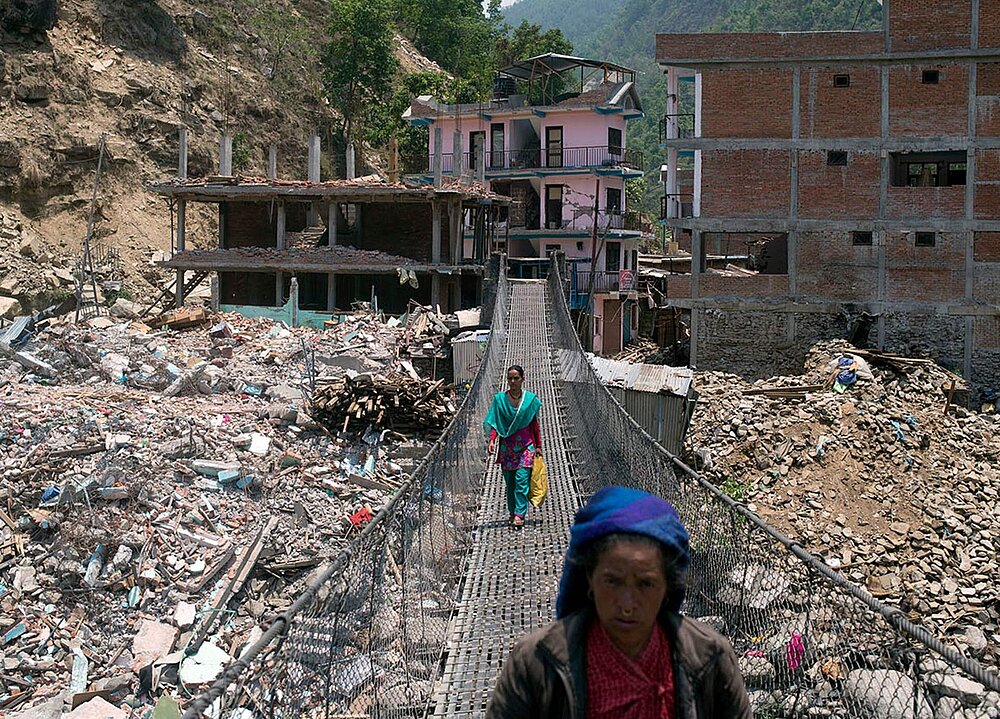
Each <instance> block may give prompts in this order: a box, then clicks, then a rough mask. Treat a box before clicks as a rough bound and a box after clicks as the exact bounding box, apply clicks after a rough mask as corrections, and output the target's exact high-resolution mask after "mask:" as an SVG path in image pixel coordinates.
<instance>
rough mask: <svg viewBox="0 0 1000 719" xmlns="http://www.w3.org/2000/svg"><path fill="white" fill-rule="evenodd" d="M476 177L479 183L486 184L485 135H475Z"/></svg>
mask: <svg viewBox="0 0 1000 719" xmlns="http://www.w3.org/2000/svg"><path fill="white" fill-rule="evenodd" d="M475 151H476V179H477V180H478V181H479V183H480V184H484V185H485V184H486V137H485V136H484V135H476V147H475Z"/></svg>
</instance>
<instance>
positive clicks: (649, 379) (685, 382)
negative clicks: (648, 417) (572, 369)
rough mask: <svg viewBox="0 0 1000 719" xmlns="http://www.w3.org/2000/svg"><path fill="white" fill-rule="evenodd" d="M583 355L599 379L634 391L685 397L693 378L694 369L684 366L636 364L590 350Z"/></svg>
mask: <svg viewBox="0 0 1000 719" xmlns="http://www.w3.org/2000/svg"><path fill="white" fill-rule="evenodd" d="M587 357H588V358H589V359H590V364H591V365H593V367H594V372H596V373H597V376H598V377H600V378H601V381H602V382H604V383H605V384H610V385H616V386H618V387H624V388H625V389H631V390H636V391H637V392H653V393H656V394H659V393H661V392H668V393H670V394H675V395H678V396H679V397H687V396H688V394H689V393H690V391H691V383H692V382H693V381H694V372H692V371H691V370H690V369H689V368H687V367H668V366H667V365H658V364H636V363H633V362H623V361H620V360H613V359H607V358H605V357H597V356H596V355H591V354H588V355H587Z"/></svg>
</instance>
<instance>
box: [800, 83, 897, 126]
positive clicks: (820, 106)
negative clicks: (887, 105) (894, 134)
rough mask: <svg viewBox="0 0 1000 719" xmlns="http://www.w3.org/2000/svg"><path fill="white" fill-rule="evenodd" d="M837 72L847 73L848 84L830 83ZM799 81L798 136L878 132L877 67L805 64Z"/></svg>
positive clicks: (879, 86) (878, 84)
mask: <svg viewBox="0 0 1000 719" xmlns="http://www.w3.org/2000/svg"><path fill="white" fill-rule="evenodd" d="M841 74H845V75H850V78H851V84H850V86H848V87H834V86H833V76H834V75H841ZM799 84H800V95H799V97H800V103H801V110H800V120H799V127H800V133H801V135H802V137H878V136H879V133H880V131H881V130H880V124H879V108H880V107H881V103H882V86H881V80H880V74H879V71H878V69H876V68H873V67H872V68H861V67H856V66H855V67H847V66H845V67H819V68H817V67H814V68H808V69H804V70H803V72H802V74H801V79H800V81H799Z"/></svg>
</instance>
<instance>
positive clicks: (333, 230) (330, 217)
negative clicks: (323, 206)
mask: <svg viewBox="0 0 1000 719" xmlns="http://www.w3.org/2000/svg"><path fill="white" fill-rule="evenodd" d="M339 217H340V206H339V205H338V204H337V203H336V202H332V201H331V202H330V209H329V210H327V213H326V230H327V235H328V240H327V244H328V245H329V246H330V247H336V246H337V220H338V219H339Z"/></svg>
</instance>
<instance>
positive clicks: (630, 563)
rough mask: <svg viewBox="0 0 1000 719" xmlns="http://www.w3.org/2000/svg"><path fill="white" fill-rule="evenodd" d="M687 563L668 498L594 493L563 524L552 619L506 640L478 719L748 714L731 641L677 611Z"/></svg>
mask: <svg viewBox="0 0 1000 719" xmlns="http://www.w3.org/2000/svg"><path fill="white" fill-rule="evenodd" d="M688 561H689V557H688V535H687V531H686V530H685V529H684V526H683V525H682V524H681V522H680V519H679V518H678V516H677V512H676V511H675V510H674V508H673V507H672V506H671V505H670V504H669V503H668V502H666V501H664V500H663V499H660V498H659V497H656V496H653V495H651V494H647V493H646V492H640V491H638V490H635V489H625V488H623V487H605V488H604V489H602V490H600V491H599V492H597V493H596V494H595V495H594V496H593V497H592V498H591V500H590V502H589V503H588V504H587V505H586V506H585V507H583V508H581V509H580V510H579V511H578V512H577V514H576V521H575V522H574V524H573V527H572V530H571V531H570V542H569V549H568V550H567V552H566V560H565V563H564V565H563V573H562V579H561V580H560V581H559V596H558V598H557V599H556V616H557V617H558V620H557V621H555V622H553V623H552V624H550V625H548V626H547V627H543V628H542V629H540V630H538V631H537V632H534V633H533V634H530V635H529V636H527V637H525V638H524V639H522V640H521V641H520V642H518V644H517V645H516V646H515V647H514V651H513V652H511V655H510V656H509V657H508V658H507V660H506V661H505V662H504V665H503V670H502V672H501V674H500V678H499V680H498V681H497V686H496V689H495V690H494V692H493V699H492V701H491V703H490V706H489V708H488V709H487V710H486V719H750V717H751V710H750V700H749V697H748V696H747V692H746V689H745V687H744V685H743V677H742V676H741V674H740V670H739V664H738V662H737V660H736V654H735V652H733V648H732V645H730V643H729V641H728V640H727V639H726V638H725V637H723V636H722V635H721V634H718V633H717V632H716V631H715V630H713V629H711V628H709V627H708V626H707V625H705V624H702V623H700V622H698V621H695V620H693V619H688V618H687V617H682V616H681V615H680V614H679V610H680V607H681V603H682V601H683V599H684V575H685V572H686V570H687V566H688Z"/></svg>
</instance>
